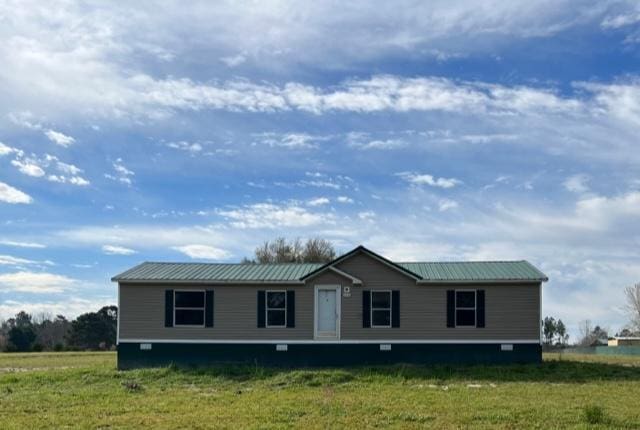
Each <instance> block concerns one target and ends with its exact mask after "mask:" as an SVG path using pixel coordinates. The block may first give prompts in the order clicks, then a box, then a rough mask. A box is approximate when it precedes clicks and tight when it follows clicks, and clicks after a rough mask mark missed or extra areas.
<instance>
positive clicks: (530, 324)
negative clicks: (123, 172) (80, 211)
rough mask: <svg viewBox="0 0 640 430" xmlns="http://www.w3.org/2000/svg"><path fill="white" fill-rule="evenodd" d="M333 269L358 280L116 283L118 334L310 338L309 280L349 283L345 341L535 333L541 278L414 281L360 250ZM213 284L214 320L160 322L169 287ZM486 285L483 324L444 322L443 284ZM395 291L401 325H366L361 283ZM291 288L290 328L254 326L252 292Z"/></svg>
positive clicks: (326, 275) (528, 336)
mask: <svg viewBox="0 0 640 430" xmlns="http://www.w3.org/2000/svg"><path fill="white" fill-rule="evenodd" d="M337 268H338V269H340V270H342V271H344V272H346V273H349V274H350V275H353V276H355V277H357V278H359V279H361V280H362V282H363V285H362V286H355V285H352V283H351V280H350V279H348V278H346V277H344V276H341V275H338V274H336V273H334V272H331V271H325V272H323V273H320V274H319V275H317V276H315V277H312V278H310V279H309V280H308V281H307V283H306V284H305V285H295V286H292V285H215V286H214V285H212V286H191V285H182V286H181V285H165V284H159V285H145V284H126V283H123V284H121V285H120V306H121V309H120V339H150V340H153V339H180V340H189V339H193V340H312V339H313V326H314V303H313V301H314V286H315V285H328V284H329V285H341V286H342V287H344V286H346V285H350V286H351V296H350V297H344V296H343V297H342V298H341V303H342V320H341V324H340V326H341V339H342V340H375V339H380V340H403V339H405V340H474V339H476V340H536V339H539V333H540V329H539V327H540V314H539V309H540V284H539V283H531V284H512V285H509V284H497V285H484V284H483V285H476V286H474V285H470V284H463V285H457V286H456V285H452V284H427V285H417V284H416V281H415V280H414V279H412V278H411V277H409V276H406V275H405V274H403V273H401V272H398V271H397V270H395V269H393V268H391V267H388V266H387V265H385V264H383V263H381V262H379V261H378V260H375V259H373V258H371V257H369V256H367V255H365V254H356V255H354V256H353V257H351V258H349V259H347V260H345V261H343V262H341V263H340V264H339V265H338V266H337ZM180 288H184V289H213V290H214V291H215V305H214V306H215V309H214V327H210V328H200V327H197V328H196V327H164V309H165V303H164V292H165V290H167V289H180ZM456 288H459V289H483V290H485V309H486V311H485V319H486V327H485V328H469V327H464V328H463V327H459V328H447V326H446V291H447V290H449V289H456ZM363 289H368V290H375V289H386V290H400V327H399V328H363V327H362V290H363ZM258 290H294V291H295V292H296V305H295V313H296V318H295V319H296V324H295V328H258V327H257V315H256V311H257V291H258Z"/></svg>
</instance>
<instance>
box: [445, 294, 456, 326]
mask: <svg viewBox="0 0 640 430" xmlns="http://www.w3.org/2000/svg"><path fill="white" fill-rule="evenodd" d="M455 326H456V291H455V290H447V327H455Z"/></svg>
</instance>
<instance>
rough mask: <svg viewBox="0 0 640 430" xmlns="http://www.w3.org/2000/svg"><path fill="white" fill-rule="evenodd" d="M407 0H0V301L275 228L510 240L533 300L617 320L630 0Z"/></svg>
mask: <svg viewBox="0 0 640 430" xmlns="http://www.w3.org/2000/svg"><path fill="white" fill-rule="evenodd" d="M135 3H137V2H135ZM427 3H428V6H425V4H427ZM427 3H425V2H403V3H401V2H393V3H392V4H391V3H389V2H379V4H377V5H376V4H364V3H359V2H354V3H351V4H350V5H345V4H344V2H333V3H332V2H315V3H304V4H303V3H301V2H295V3H293V2H292V3H287V2H280V1H267V2H265V1H260V2H238V1H234V2H228V3H221V4H218V5H216V6H215V7H213V6H211V5H210V4H209V3H208V2H203V3H193V4H191V5H190V6H189V7H185V6H184V4H183V2H170V1H167V2H161V3H159V4H155V5H149V4H145V5H142V4H140V5H139V6H130V5H125V3H123V2H121V3H120V4H112V3H109V2H104V3H101V2H95V1H90V2H55V3H54V2H41V3H38V2H27V1H15V2H14V1H6V0H3V1H0V65H1V67H0V142H1V143H0V318H2V317H5V318H6V317H8V316H11V315H12V314H14V313H15V312H16V311H18V310H20V309H25V310H28V311H31V312H39V311H42V310H46V311H49V312H51V313H58V312H62V313H65V314H67V315H69V316H75V315H77V314H78V313H81V312H85V311H88V310H93V309H96V308H97V307H99V306H101V305H103V304H109V303H114V302H115V296H116V294H115V286H114V285H113V284H111V283H110V282H109V278H110V277H111V276H112V275H114V274H116V273H118V272H119V271H122V270H123V269H126V268H128V267H129V266H132V265H134V264H137V263H139V262H141V261H144V260H160V261H165V260H169V261H211V262H226V261H232V262H233V261H238V260H239V259H241V258H242V257H243V256H248V255H251V254H252V251H253V249H254V248H255V246H256V245H258V244H259V243H261V242H262V241H263V240H265V239H269V238H273V237H275V236H279V235H284V236H287V237H296V236H300V237H302V238H306V237H310V236H320V237H324V238H327V239H330V240H331V241H333V242H334V243H335V244H336V245H337V248H338V250H339V251H347V250H349V249H350V248H352V247H354V246H356V245H358V244H364V245H365V246H368V247H370V248H371V249H373V250H375V251H377V252H379V253H381V254H383V255H385V256H387V257H389V258H391V259H394V260H397V261H412V260H413V261H415V260H423V261H433V260H495V259H498V260H501V259H527V260H529V261H531V262H532V263H534V264H536V265H537V266H538V267H540V268H541V269H542V270H543V271H544V272H546V273H547V274H548V276H549V277H550V279H551V280H550V282H549V283H548V284H546V285H545V290H544V313H545V314H547V315H554V316H556V317H561V318H562V319H563V320H565V321H566V322H568V323H569V326H570V328H571V329H572V331H573V333H574V334H575V330H576V325H577V323H578V322H579V321H580V320H583V319H586V318H589V319H591V320H592V321H594V322H595V323H599V324H602V325H605V326H608V327H610V328H611V329H612V330H613V331H615V330H618V329H620V327H621V326H622V325H623V324H624V323H625V321H626V316H625V314H624V310H623V306H622V305H623V295H622V288H623V287H624V286H626V285H629V284H631V283H633V282H638V281H640V144H639V140H638V139H639V137H638V136H639V135H640V68H639V66H640V5H639V4H638V3H637V2H634V1H629V2H625V1H602V0H581V1H562V0H553V1H551V0H549V1H534V2H532V1H514V0H511V1H486V2H483V3H482V4H481V5H479V4H478V2H476V1H471V0H469V1H452V0H446V1H432V2H427Z"/></svg>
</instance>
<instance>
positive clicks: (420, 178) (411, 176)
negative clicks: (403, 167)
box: [397, 172, 462, 188]
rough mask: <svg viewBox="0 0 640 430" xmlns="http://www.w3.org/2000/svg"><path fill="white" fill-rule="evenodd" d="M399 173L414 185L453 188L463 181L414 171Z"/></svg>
mask: <svg viewBox="0 0 640 430" xmlns="http://www.w3.org/2000/svg"><path fill="white" fill-rule="evenodd" d="M397 175H398V176H400V177H401V178H402V179H404V180H405V181H407V182H409V183H410V184H412V185H429V186H431V187H438V188H453V187H455V186H456V185H459V184H461V183H462V181H460V180H459V179H455V178H435V177H433V175H428V174H419V173H413V172H402V173H398V174H397Z"/></svg>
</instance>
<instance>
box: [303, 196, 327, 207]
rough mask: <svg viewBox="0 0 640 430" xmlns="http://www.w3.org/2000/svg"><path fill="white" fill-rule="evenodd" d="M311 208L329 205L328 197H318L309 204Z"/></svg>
mask: <svg viewBox="0 0 640 430" xmlns="http://www.w3.org/2000/svg"><path fill="white" fill-rule="evenodd" d="M307 204H308V205H309V206H322V205H327V204H329V199H328V198H326V197H317V198H315V199H311V200H309V201H308V202H307Z"/></svg>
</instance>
